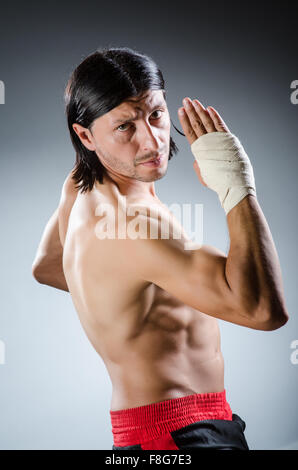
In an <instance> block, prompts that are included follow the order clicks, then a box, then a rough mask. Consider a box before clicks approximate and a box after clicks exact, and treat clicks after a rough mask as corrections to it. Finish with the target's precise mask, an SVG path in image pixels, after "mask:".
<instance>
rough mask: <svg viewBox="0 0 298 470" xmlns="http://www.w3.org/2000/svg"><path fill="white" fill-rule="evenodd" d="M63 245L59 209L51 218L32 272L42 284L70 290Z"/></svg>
mask: <svg viewBox="0 0 298 470" xmlns="http://www.w3.org/2000/svg"><path fill="white" fill-rule="evenodd" d="M62 256H63V247H62V245H61V242H60V237H59V222H58V209H56V210H55V212H54V213H53V215H52V216H51V218H50V219H49V221H48V223H47V225H46V227H45V229H44V232H43V234H42V238H41V241H40V243H39V246H38V250H37V253H36V256H35V259H34V262H33V264H32V274H33V276H34V278H35V279H36V280H37V281H38V282H40V283H41V284H46V285H49V286H51V287H56V288H57V289H61V290H64V291H67V292H68V291H69V290H68V287H67V283H66V279H65V276H64V272H63V265H62Z"/></svg>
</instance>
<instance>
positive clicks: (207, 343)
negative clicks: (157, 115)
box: [63, 183, 223, 409]
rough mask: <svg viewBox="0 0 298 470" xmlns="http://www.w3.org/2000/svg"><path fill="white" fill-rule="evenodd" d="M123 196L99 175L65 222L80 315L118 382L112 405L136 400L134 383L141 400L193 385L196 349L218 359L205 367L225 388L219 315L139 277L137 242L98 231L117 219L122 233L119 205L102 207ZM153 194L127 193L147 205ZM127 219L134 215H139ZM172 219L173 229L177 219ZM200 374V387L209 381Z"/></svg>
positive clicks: (68, 269)
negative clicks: (144, 196) (135, 256)
mask: <svg viewBox="0 0 298 470" xmlns="http://www.w3.org/2000/svg"><path fill="white" fill-rule="evenodd" d="M119 196H120V201H121V195H119V192H118V189H117V187H116V186H115V185H113V184H109V183H107V184H104V185H99V184H98V183H96V184H95V185H94V188H93V190H92V191H91V192H89V193H84V194H81V193H78V196H77V198H76V200H75V203H74V205H73V207H72V210H71V212H70V216H69V220H68V225H67V224H65V226H66V227H67V228H66V229H65V230H66V233H65V242H64V251H63V268H64V273H65V277H66V280H67V284H68V287H69V291H70V293H71V296H72V299H73V302H74V305H75V308H76V310H77V312H78V316H79V319H80V321H81V324H82V326H83V328H84V330H85V332H86V334H87V336H88V338H89V340H90V341H91V343H92V344H93V346H94V348H95V349H96V351H97V352H98V353H99V354H100V355H101V357H102V359H103V361H104V362H105V364H106V367H107V369H108V372H109V375H110V378H111V381H112V384H113V400H112V403H113V404H112V409H113V408H114V409H119V408H120V409H121V408H125V407H129V406H138V403H137V404H136V400H137V397H136V396H131V395H132V393H133V392H132V389H133V390H134V393H135V390H136V387H137V388H138V387H139V392H138V393H137V396H139V399H140V402H139V404H140V405H141V404H142V403H143V402H145V403H148V400H149V402H150V401H159V400H160V396H161V394H166V396H167V397H168V396H169V395H170V396H172V395H171V394H174V396H176V394H178V395H177V396H181V394H182V395H187V394H191V393H193V390H194V388H196V387H195V385H194V383H191V382H190V376H192V381H193V380H195V381H196V380H199V377H197V378H196V374H194V372H193V370H191V368H193V367H195V368H198V366H197V365H195V364H194V363H193V360H194V358H195V355H196V359H198V357H200V359H201V360H204V359H207V360H210V358H211V359H212V360H213V361H215V362H214V366H215V369H214V373H213V372H211V371H212V369H210V363H209V365H208V368H207V369H206V370H204V381H206V379H207V380H208V381H209V380H210V377H209V375H210V374H211V375H212V377H213V378H212V380H213V381H214V377H216V379H215V381H216V384H214V383H213V388H214V386H215V388H217V389H218V391H221V390H222V389H223V385H222V382H223V367H222V361H223V360H222V356H221V353H220V350H219V330H218V325H217V321H216V319H214V318H212V317H210V316H207V315H205V314H203V313H201V312H199V311H198V310H195V309H193V308H191V307H190V306H188V305H185V304H184V303H182V302H181V301H179V300H178V299H177V298H175V297H174V296H173V295H171V294H169V293H168V292H166V291H165V290H163V289H161V288H160V287H158V286H157V285H155V284H153V283H152V282H148V281H146V280H144V279H141V278H140V277H139V276H138V275H137V271H136V268H135V265H134V263H133V262H132V260H133V252H129V250H132V248H131V247H132V246H133V245H132V244H129V245H126V244H125V240H122V239H117V237H116V238H114V239H108V238H106V239H99V238H100V237H101V236H102V234H103V232H106V231H107V230H113V223H114V222H115V226H114V228H115V232H116V234H117V233H119V232H118V223H117V221H118V217H117V215H116V217H115V219H113V214H112V212H113V211H111V212H110V213H107V212H105V213H104V214H103V213H101V209H102V208H103V207H110V208H114V214H119V213H118V210H119V208H118V199H119ZM153 202H154V201H153V200H151V201H150V200H140V199H136V200H133V199H131V198H127V204H128V205H129V204H130V203H132V204H133V203H136V204H138V205H139V204H142V203H143V204H144V206H147V207H148V206H150V205H151V204H152V203H153ZM122 203H123V199H122ZM155 203H156V201H155ZM104 204H108V205H107V206H104ZM160 204H161V203H160ZM161 209H162V214H163V216H162V217H164V218H167V217H170V213H169V211H168V209H167V208H166V207H165V206H163V205H162V204H161ZM127 221H128V223H129V222H130V221H133V216H131V217H130V216H128V218H127ZM109 224H110V225H109ZM169 226H170V230H173V224H172V223H171V222H169ZM130 228H131V227H130ZM155 228H157V229H159V226H158V227H155ZM141 230H146V228H144V227H142V228H141ZM159 236H160V233H159ZM184 241H186V235H185V233H184V232H183V231H182V239H181V240H177V241H176V242H177V243H180V244H181V245H183V244H184ZM159 268H160V269H161V270H162V269H163V266H160V267H159ZM186 333H187V334H186ZM186 345H187V347H188V353H187V350H186ZM198 354H199V356H198ZM171 364H172V366H171ZM169 365H170V367H169ZM200 382H201V385H200V386H201V387H203V388H204V386H207V384H206V385H204V384H203V382H202V381H200ZM136 384H138V385H136ZM209 386H210V384H209V383H208V387H209ZM208 390H209V388H208Z"/></svg>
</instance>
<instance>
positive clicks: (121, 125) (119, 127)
mask: <svg viewBox="0 0 298 470" xmlns="http://www.w3.org/2000/svg"><path fill="white" fill-rule="evenodd" d="M158 112H161V113H163V112H164V111H163V110H162V109H156V110H155V111H153V113H152V114H151V116H152V115H153V114H154V113H158ZM160 118H161V115H160V116H158V117H156V118H153V119H154V120H157V119H160ZM125 126H130V122H126V123H125V124H120V126H118V127H117V128H116V130H119V131H120V132H126V131H127V130H128V129H129V127H128V128H126V129H121V127H122V128H123V127H125Z"/></svg>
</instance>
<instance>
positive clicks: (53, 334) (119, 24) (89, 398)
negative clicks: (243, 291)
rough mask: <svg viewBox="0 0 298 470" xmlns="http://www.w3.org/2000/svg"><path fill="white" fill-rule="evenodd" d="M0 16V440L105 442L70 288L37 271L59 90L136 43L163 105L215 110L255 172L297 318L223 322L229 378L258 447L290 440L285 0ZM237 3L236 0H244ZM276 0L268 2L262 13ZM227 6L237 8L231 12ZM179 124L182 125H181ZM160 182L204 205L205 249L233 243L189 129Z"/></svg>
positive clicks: (105, 420)
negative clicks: (93, 58) (1, 352)
mask: <svg viewBox="0 0 298 470" xmlns="http://www.w3.org/2000/svg"><path fill="white" fill-rule="evenodd" d="M6 3H7V4H6V5H4V4H3V2H2V4H1V12H0V31H1V32H0V80H2V81H3V82H4V83H5V86H6V97H5V98H6V102H5V104H4V105H1V106H0V153H1V197H0V204H1V213H2V224H1V235H0V236H1V314H0V340H2V341H4V342H5V346H6V360H5V364H2V365H0V382H1V383H0V448H1V449H110V448H111V446H112V434H111V426H110V416H109V407H110V397H111V383H110V380H109V377H108V375H107V372H106V370H105V367H104V365H103V362H102V360H101V358H100V357H99V356H98V355H97V354H96V353H95V351H94V350H93V348H92V346H91V344H90V343H89V341H88V339H87V338H86V336H85V333H84V331H83V330H82V328H81V325H80V323H79V320H78V317H77V314H76V311H75V309H74V307H73V304H72V300H71V297H70V295H69V294H68V293H66V292H63V291H59V290H57V289H53V288H50V287H48V286H43V285H40V284H38V283H37V282H36V281H35V280H34V279H33V277H32V276H31V264H32V261H33V258H34V256H35V253H36V249H37V246H38V243H39V240H40V237H41V234H42V231H43V229H44V227H45V224H46V223H47V221H48V219H49V217H50V216H51V214H52V213H53V211H54V210H55V208H56V207H57V205H58V201H59V197H60V190H61V186H62V183H63V181H64V178H65V177H66V175H67V173H68V172H69V171H70V169H71V168H72V166H73V163H74V151H73V148H72V146H71V143H70V138H69V135H68V130H67V126H66V119H65V115H64V108H63V98H62V96H63V91H64V86H65V84H66V81H67V78H68V76H69V74H70V73H71V71H72V70H73V68H74V67H75V66H76V65H77V64H78V63H80V62H81V60H82V59H83V58H84V57H86V56H87V55H88V54H90V53H91V52H93V51H94V50H95V49H96V48H97V47H98V46H102V45H105V46H107V45H110V46H129V47H132V48H135V49H137V50H139V51H140V52H144V53H146V54H148V55H150V56H151V57H152V58H153V59H154V60H155V61H156V62H157V63H158V65H159V66H160V68H161V70H162V71H163V73H164V78H165V80H166V85H167V102H168V107H169V110H170V113H171V117H172V120H173V122H174V124H175V125H176V126H177V127H178V128H180V125H179V121H178V117H177V108H178V107H179V106H181V104H182V103H181V100H182V99H183V98H184V97H185V96H190V97H191V98H198V99H200V100H201V102H202V103H203V104H205V105H209V104H210V105H212V106H214V107H215V108H216V109H218V111H219V112H220V113H221V114H222V116H223V118H224V119H225V121H226V122H227V124H228V126H229V127H230V128H231V130H232V131H233V132H234V133H235V134H236V135H237V136H238V137H239V138H240V140H241V141H242V143H243V145H244V147H245V149H246V151H247V153H248V155H249V156H250V159H251V162H252V164H253V167H254V173H255V179H256V185H257V193H258V199H259V203H260V204H261V207H262V209H263V212H264V214H265V216H266V218H267V221H268V223H269V226H270V229H271V232H272V235H273V238H274V241H275V244H276V247H277V250H278V253H279V258H280V263H281V267H282V272H283V280H284V289H285V294H286V302H287V307H288V310H289V313H290V320H289V321H288V323H287V324H286V326H284V327H283V328H281V329H279V330H276V331H273V332H262V331H255V330H251V329H247V328H243V327H239V326H236V325H232V324H230V323H225V322H223V321H220V328H221V332H222V349H223V353H224V357H225V387H226V390H227V398H228V401H229V402H230V404H231V407H232V409H233V411H234V412H236V413H238V414H239V415H240V416H241V417H242V418H243V419H244V420H245V421H246V425H247V429H246V437H247V441H248V444H249V446H250V447H251V448H253V449H280V448H290V449H293V448H296V449H298V420H297V411H298V410H297V396H298V395H297V392H298V386H297V374H298V365H293V364H292V363H291V361H290V356H291V352H292V351H291V348H290V344H291V342H292V341H293V340H295V339H298V328H297V326H298V322H297V268H296V265H297V244H296V241H297V140H298V137H297V113H298V105H294V104H292V103H291V101H290V94H291V90H290V83H291V82H292V81H293V80H295V79H298V68H297V47H296V45H297V40H296V32H295V31H297V26H298V25H297V19H295V18H297V14H296V12H295V10H294V2H289V3H287V2H282V6H281V7H279V9H275V10H273V7H272V6H271V4H270V3H268V2H258V3H255V4H254V3H252V2H249V4H247V5H241V7H240V6H238V7H236V9H233V8H232V4H229V3H227V2H218V3H217V2H214V1H213V2H208V6H204V3H205V2H201V1H196V2H195V6H194V4H192V3H191V2H188V1H183V2H180V5H178V6H175V7H174V6H173V5H172V4H171V3H170V2H160V1H159V2H154V1H150V2H148V3H146V4H145V6H141V3H139V4H138V3H137V2H132V1H129V2H120V1H116V2H90V1H88V0H86V1H84V2H75V1H72V2H69V3H67V2H57V3H55V2H50V3H46V2H43V4H38V3H37V2H36V3H34V2H24V3H21V2H13V4H12V2H6ZM239 3H242V2H239ZM269 5H270V6H269ZM234 8H235V7H234ZM180 129H181V128H180ZM172 136H173V138H174V140H175V141H176V143H177V145H178V147H179V150H180V151H179V153H178V154H177V155H176V156H175V157H174V158H173V159H172V160H171V162H170V163H169V167H168V172H167V175H166V176H165V177H164V178H163V179H162V180H160V181H158V182H156V190H157V194H158V195H159V197H160V198H161V199H162V200H163V201H164V202H165V203H166V204H169V205H170V204H171V203H174V202H178V203H181V204H182V203H191V204H195V203H201V204H203V205H204V206H203V207H204V243H207V244H211V245H214V246H217V247H218V248H220V249H222V250H224V251H225V252H227V249H228V231H227V225H226V219H225V215H224V211H223V209H222V208H221V206H220V204H219V201H218V198H217V195H216V194H215V193H214V192H213V191H211V190H209V189H207V188H204V187H203V186H201V185H200V183H199V181H198V180H197V177H196V175H195V173H194V170H193V167H192V163H193V156H192V154H191V152H190V148H189V144H188V142H187V140H186V138H185V137H183V136H180V135H179V134H177V132H176V131H175V130H174V128H172Z"/></svg>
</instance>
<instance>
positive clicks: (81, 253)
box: [33, 89, 288, 449]
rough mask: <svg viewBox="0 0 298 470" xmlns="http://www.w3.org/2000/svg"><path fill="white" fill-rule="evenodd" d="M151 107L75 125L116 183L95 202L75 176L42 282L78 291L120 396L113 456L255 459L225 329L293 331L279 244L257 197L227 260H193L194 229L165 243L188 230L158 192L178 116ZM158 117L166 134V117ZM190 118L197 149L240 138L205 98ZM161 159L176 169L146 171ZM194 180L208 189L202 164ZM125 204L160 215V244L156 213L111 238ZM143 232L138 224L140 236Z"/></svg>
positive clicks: (162, 104)
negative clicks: (129, 119)
mask: <svg viewBox="0 0 298 470" xmlns="http://www.w3.org/2000/svg"><path fill="white" fill-rule="evenodd" d="M138 98H140V97H138ZM141 98H142V99H141V101H140V100H138V101H134V97H132V99H131V100H129V101H124V102H123V103H121V104H120V105H119V106H117V107H115V108H113V109H112V110H111V111H109V112H107V113H105V114H104V115H102V116H101V117H99V118H97V119H96V120H95V121H94V123H93V126H92V132H91V131H90V130H89V129H87V128H85V127H83V126H81V125H80V124H73V128H74V130H75V132H76V134H77V135H78V137H79V138H80V141H81V142H82V144H83V145H85V147H86V148H88V149H89V150H93V151H95V152H96V153H97V155H98V157H99V158H100V160H101V162H102V164H103V165H104V167H105V169H106V171H105V173H104V180H103V182H104V184H99V182H98V181H95V184H94V186H93V188H92V189H91V190H90V191H88V192H85V193H81V192H80V191H78V190H77V189H76V187H75V185H74V181H73V179H72V174H70V175H69V176H68V177H67V178H66V180H65V183H64V185H63V188H62V194H61V200H60V204H59V207H58V208H57V210H56V211H55V213H54V214H53V216H52V217H51V219H50V221H49V223H48V224H47V226H46V228H45V231H44V233H43V236H42V239H41V242H40V245H39V249H38V252H37V255H36V258H35V261H34V263H33V275H34V277H35V278H36V279H37V280H38V281H39V282H40V283H42V284H47V285H50V286H53V287H56V288H58V289H63V290H65V291H69V292H70V294H71V296H72V299H73V302H74V306H75V308H76V310H77V313H78V316H79V319H80V322H81V324H82V326H83V328H84V330H85V332H86V334H87V336H88V338H89V340H90V342H91V343H92V345H93V346H94V348H95V350H96V351H97V352H98V354H100V356H101V358H102V359H103V361H104V363H105V365H106V368H107V371H108V373H109V376H110V378H111V382H112V390H113V393H112V400H111V411H110V413H111V420H112V431H113V437H114V445H113V449H191V448H217V449H248V446H247V443H246V440H245V437H244V433H243V431H244V429H245V423H244V421H243V420H242V419H241V418H240V417H239V416H238V415H236V414H232V411H231V408H230V406H229V404H228V402H227V401H226V396H225V388H224V361H223V356H222V353H221V349H220V334H219V327H218V321H217V319H222V320H225V321H228V322H231V323H234V324H237V325H241V326H244V327H248V328H253V329H256V330H263V331H271V330H275V329H277V328H279V327H281V326H283V325H284V324H285V323H286V322H287V319H288V313H287V309H286V306H285V300H284V295H283V289H282V278H281V271H280V266H279V262H278V256H277V253H276V249H275V246H274V242H273V240H272V236H271V233H270V230H269V227H268V225H267V222H266V219H265V217H264V215H263V212H262V210H261V208H260V205H259V203H258V200H257V198H256V196H255V195H254V194H253V192H251V193H248V194H246V196H245V197H242V199H241V201H240V202H238V203H237V204H236V205H235V206H234V207H233V208H232V209H231V210H229V211H228V213H227V219H226V220H227V225H228V230H229V237H230V248H229V252H228V255H227V256H226V255H225V254H224V253H223V252H221V251H220V250H218V249H216V248H213V247H211V246H208V245H203V246H201V247H199V248H195V247H194V248H193V249H187V250H185V249H184V247H185V245H184V243H185V241H186V240H187V235H186V234H185V232H184V231H183V230H182V236H181V238H180V239H174V238H173V237H172V236H171V235H170V236H169V237H168V238H161V237H160V223H161V220H167V222H168V223H169V224H170V234H171V233H172V229H173V227H174V225H175V224H178V222H177V220H175V219H174V218H173V217H172V214H171V213H170V212H169V210H168V209H167V208H166V206H164V205H163V204H162V203H161V201H160V200H159V199H158V197H157V195H156V193H155V189H154V181H155V180H157V179H159V178H161V177H162V176H164V175H165V173H166V169H167V165H168V158H167V157H168V153H169V132H170V118H169V113H168V109H167V105H166V101H165V99H164V97H163V94H162V92H161V90H150V89H149V90H147V91H146V93H145V94H144V95H143V97H142V96H141ZM156 106H158V109H160V110H161V111H162V113H163V118H162V119H163V122H162V125H161V124H160V122H157V119H158V118H156V111H153V112H152V110H153V109H154V108H156ZM180 109H183V110H184V114H182V115H180V113H179V110H180ZM180 109H179V110H178V116H179V119H180V123H181V125H182V128H183V131H184V133H185V135H186V138H187V140H188V142H189V144H190V145H191V146H192V144H193V143H194V142H195V141H197V142H199V141H200V139H199V138H200V137H201V136H203V135H206V134H209V133H210V134H211V133H213V135H215V133H216V135H217V134H219V133H229V132H230V131H229V129H228V128H227V126H226V124H225V123H224V121H223V119H222V118H221V117H220V115H219V114H218V112H217V111H216V110H214V108H210V107H209V108H208V109H206V108H205V107H204V106H203V105H202V104H201V103H200V102H199V101H198V100H190V99H189V98H185V99H184V100H183V107H182V108H180ZM136 111H137V118H136V119H135V121H134V125H133V129H132V130H130V132H133V133H136V134H135V135H134V139H135V140H134V145H135V144H136V141H137V145H135V146H134V147H133V146H132V144H131V146H129V145H126V146H125V151H124V152H123V153H121V145H122V144H121V140H119V139H118V137H117V136H116V137H114V134H112V129H113V123H114V122H115V120H117V119H120V120H121V119H122V116H123V115H125V116H126V115H133V114H134V113H135V112H136ZM130 125H131V124H130ZM121 126H122V127H123V126H124V125H123V124H122V125H121ZM125 126H126V129H127V125H126V124H125ZM129 128H130V127H129ZM130 129H131V128H130ZM131 141H132V140H131ZM123 148H124V147H123ZM136 148H137V152H135V150H134V149H136ZM99 149H100V150H99ZM158 155H162V158H161V160H156V163H155V164H153V163H151V164H147V165H146V164H144V162H146V161H148V160H150V159H151V160H152V159H156V158H157V157H158ZM202 168H203V166H202ZM194 170H195V171H196V174H197V176H198V180H199V181H200V183H201V184H203V185H204V186H208V184H207V182H206V181H205V180H204V178H203V176H202V170H201V171H200V167H199V165H198V162H197V160H195V162H194ZM206 174H207V173H206ZM177 194H178V191H177ZM124 196H125V198H126V203H127V206H128V205H129V204H130V203H131V204H138V203H142V204H143V206H144V207H146V208H148V209H150V208H151V207H155V208H156V207H159V209H160V212H159V214H161V218H159V219H158V218H157V217H155V215H153V216H152V213H151V216H150V217H153V219H154V221H155V223H156V226H157V228H158V234H159V236H158V238H150V234H149V216H147V215H143V216H142V217H143V218H144V219H145V220H146V222H148V224H146V230H145V231H146V237H144V238H131V237H129V236H127V233H126V237H125V238H124V239H123V238H122V239H121V238H119V237H117V235H116V236H115V237H114V238H113V237H110V238H101V237H100V233H102V230H103V229H102V228H100V227H99V225H98V222H99V220H101V217H102V214H100V211H99V209H100V207H101V206H102V204H103V203H107V202H108V203H109V204H110V206H111V207H112V208H113V209H114V214H116V228H117V227H118V225H119V224H120V221H119V220H118V218H117V214H118V205H119V200H120V201H121V200H122V201H123V197H124ZM148 213H149V212H148ZM155 213H156V212H154V211H153V214H155ZM131 220H132V216H128V215H127V216H126V222H127V224H128V223H129V221H131ZM101 227H103V226H101ZM116 232H117V230H116ZM211 422H212V423H213V427H212V429H213V430H210V423H211ZM239 424H240V426H239ZM206 426H207V428H206ZM208 426H209V428H208ZM206 429H207V433H206ZM208 436H210V437H209V438H208Z"/></svg>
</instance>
